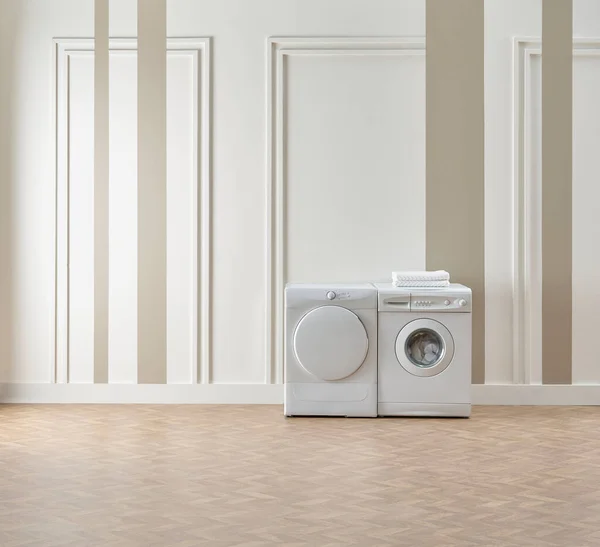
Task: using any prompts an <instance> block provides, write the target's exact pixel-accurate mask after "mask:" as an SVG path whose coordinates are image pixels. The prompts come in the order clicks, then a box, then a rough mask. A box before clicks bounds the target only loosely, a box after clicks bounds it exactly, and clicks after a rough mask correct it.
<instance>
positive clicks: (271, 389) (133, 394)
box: [0, 384, 600, 419]
mask: <svg viewBox="0 0 600 547" xmlns="http://www.w3.org/2000/svg"><path fill="white" fill-rule="evenodd" d="M471 394H472V398H473V404H474V405H499V406H513V405H515V406H518V405H550V406H553V405H556V406H558V405H594V406H595V405H600V385H589V386H573V385H562V386H560V385H557V386H524V385H523V386H515V385H481V384H480V385H473V386H472V389H471ZM5 403H31V404H42V403H60V404H84V403H90V404H102V403H107V404H244V405H250V404H262V405H281V404H282V403H283V386H281V385H278V384H271V385H265V384H205V385H202V384H196V385H192V384H187V385H183V384H179V385H177V384H160V385H158V384H0V404H5ZM282 413H283V410H282ZM399 419H400V418H399Z"/></svg>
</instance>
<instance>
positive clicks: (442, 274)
mask: <svg viewBox="0 0 600 547" xmlns="http://www.w3.org/2000/svg"><path fill="white" fill-rule="evenodd" d="M392 283H393V284H394V286H395V287H423V288H437V287H447V286H448V285H450V274H449V273H448V272H446V271H445V270H438V271H437V272H392Z"/></svg>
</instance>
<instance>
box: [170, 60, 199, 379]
mask: <svg viewBox="0 0 600 547" xmlns="http://www.w3.org/2000/svg"><path fill="white" fill-rule="evenodd" d="M195 78H197V73H196V70H195V66H194V57H193V56H192V55H190V54H189V53H187V52H186V53H178V52H172V53H169V55H168V62H167V181H168V185H167V382H168V383H169V384H189V383H192V382H193V381H195V378H196V379H197V375H195V374H194V372H195V371H196V370H197V366H196V351H195V348H194V341H195V340H196V332H195V329H194V326H195V324H196V322H195V321H194V313H195V310H196V306H195V305H194V298H193V295H194V294H195V286H196V285H195V284H196V283H197V282H198V280H197V279H196V276H195V275H194V273H195V271H196V270H195V267H194V260H195V259H196V256H197V252H196V249H195V246H196V244H197V242H198V238H197V237H196V236H197V227H196V221H197V200H196V196H197V193H196V191H195V190H196V187H197V183H198V179H197V176H196V169H195V159H196V156H197V148H195V146H196V142H197V139H196V138H195V134H194V132H195V129H196V124H195V116H196V107H195V102H196V101H197V99H196V101H195V100H194V91H197V88H196V85H195V84H194V79H195Z"/></svg>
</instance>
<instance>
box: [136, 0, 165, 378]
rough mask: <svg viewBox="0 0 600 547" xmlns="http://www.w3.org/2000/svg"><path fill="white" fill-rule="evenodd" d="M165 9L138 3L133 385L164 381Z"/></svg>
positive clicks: (153, 1)
mask: <svg viewBox="0 0 600 547" xmlns="http://www.w3.org/2000/svg"><path fill="white" fill-rule="evenodd" d="M166 19H167V10H166V0H138V383H141V384H162V383H166V381H167V252H166V251H167V208H166V200H167V185H166V178H167V142H166V141H167V139H166V134H167V129H166V126H167V111H166V109H167V85H166V82H167V49H166V48H167V25H166Z"/></svg>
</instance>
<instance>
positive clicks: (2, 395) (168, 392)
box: [0, 384, 283, 415]
mask: <svg viewBox="0 0 600 547" xmlns="http://www.w3.org/2000/svg"><path fill="white" fill-rule="evenodd" d="M0 403H35V404H41V403H94V404H97V403H115V404H127V403H133V404H136V403H137V404H267V405H268V404H283V386H280V385H264V384H196V385H193V384H0ZM281 414H282V415H283V408H282V410H281Z"/></svg>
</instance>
